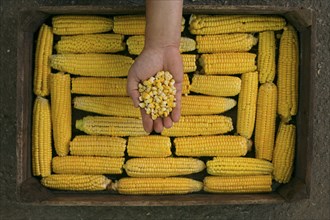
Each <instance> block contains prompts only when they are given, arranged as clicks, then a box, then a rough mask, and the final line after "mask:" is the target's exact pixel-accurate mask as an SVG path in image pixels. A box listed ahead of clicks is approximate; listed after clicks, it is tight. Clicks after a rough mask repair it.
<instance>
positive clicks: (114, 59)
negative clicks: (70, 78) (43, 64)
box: [51, 54, 133, 77]
mask: <svg viewBox="0 0 330 220" xmlns="http://www.w3.org/2000/svg"><path fill="white" fill-rule="evenodd" d="M132 64H133V59H132V58H130V57H128V56H123V55H117V54H57V55H52V56H51V67H53V68H54V69H57V70H59V71H63V72H68V73H71V74H75V75H81V76H101V77H102V76H103V77H119V76H127V74H128V70H129V69H130V67H131V65H132Z"/></svg>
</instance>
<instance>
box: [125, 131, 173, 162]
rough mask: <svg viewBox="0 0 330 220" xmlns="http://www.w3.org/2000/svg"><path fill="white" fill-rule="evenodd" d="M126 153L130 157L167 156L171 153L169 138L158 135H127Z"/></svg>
mask: <svg viewBox="0 0 330 220" xmlns="http://www.w3.org/2000/svg"><path fill="white" fill-rule="evenodd" d="M127 154H128V156H130V157H168V156H171V154H172V152H171V140H170V138H169V137H163V136H160V135H149V136H141V137H128V142H127Z"/></svg>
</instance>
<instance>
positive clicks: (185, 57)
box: [181, 54, 197, 73]
mask: <svg viewBox="0 0 330 220" xmlns="http://www.w3.org/2000/svg"><path fill="white" fill-rule="evenodd" d="M181 57H182V62H183V72H184V73H190V72H194V71H196V69H197V65H196V59H197V55H196V54H181Z"/></svg>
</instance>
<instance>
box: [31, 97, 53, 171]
mask: <svg viewBox="0 0 330 220" xmlns="http://www.w3.org/2000/svg"><path fill="white" fill-rule="evenodd" d="M51 129H52V128H51V113H50V105H49V101H48V100H47V99H45V98H42V97H40V96H38V97H37V98H36V99H35V102H34V107H33V124H32V171H33V175H34V176H43V177H45V176H49V175H50V174H51V161H52V131H51Z"/></svg>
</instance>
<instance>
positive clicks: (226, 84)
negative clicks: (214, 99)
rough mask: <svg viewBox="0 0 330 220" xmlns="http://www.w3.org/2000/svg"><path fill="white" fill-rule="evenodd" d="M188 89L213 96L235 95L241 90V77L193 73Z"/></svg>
mask: <svg viewBox="0 0 330 220" xmlns="http://www.w3.org/2000/svg"><path fill="white" fill-rule="evenodd" d="M190 91H191V92H196V93H201V94H205V95H213V96H236V95H238V94H239V93H240V91H241V79H240V78H239V77H236V76H207V75H198V74H195V75H194V76H193V78H192V83H191V85H190Z"/></svg>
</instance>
